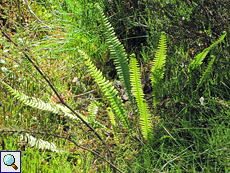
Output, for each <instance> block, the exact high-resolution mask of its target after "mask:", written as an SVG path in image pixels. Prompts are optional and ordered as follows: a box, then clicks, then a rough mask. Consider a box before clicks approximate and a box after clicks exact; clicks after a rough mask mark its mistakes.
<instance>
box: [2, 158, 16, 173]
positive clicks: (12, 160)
mask: <svg viewBox="0 0 230 173" xmlns="http://www.w3.org/2000/svg"><path fill="white" fill-rule="evenodd" d="M3 162H4V164H5V165H7V166H12V167H13V168H14V169H15V170H17V169H18V167H17V166H16V165H15V164H14V163H15V158H14V156H13V155H11V154H7V155H5V156H4V158H3Z"/></svg>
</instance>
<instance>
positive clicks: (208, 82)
mask: <svg viewBox="0 0 230 173" xmlns="http://www.w3.org/2000/svg"><path fill="white" fill-rule="evenodd" d="M178 2H179V1H178ZM17 3H18V2H17ZM17 3H16V2H14V1H12V4H13V5H12V4H8V5H9V6H11V7H12V9H13V10H15V11H14V12H15V14H16V13H18V14H19V15H23V16H24V18H26V19H27V21H26V20H24V19H23V20H22V21H17V20H16V18H13V17H12V20H14V21H15V24H14V25H12V24H9V25H8V26H7V25H6V27H1V32H2V33H1V37H0V40H1V41H0V42H1V50H0V54H1V58H0V68H1V73H0V80H1V83H2V84H1V86H0V89H1V92H0V98H1V101H0V104H1V107H0V108H1V109H0V115H1V117H0V129H1V137H0V138H1V145H0V150H4V151H9V150H11V151H19V150H20V151H22V156H23V157H22V172H28V171H29V172H57V171H58V172H63V171H65V172H112V171H115V170H118V171H120V172H122V171H123V172H229V167H230V165H229V154H230V143H229V140H230V135H229V134H230V133H229V132H230V130H229V129H230V128H229V123H228V122H229V114H230V113H229V103H230V101H229V100H230V99H229V98H230V97H229V91H230V83H229V80H228V79H229V70H228V69H229V53H228V49H227V48H228V47H229V36H228V33H227V32H223V33H221V32H222V31H224V27H222V28H223V30H221V32H218V33H216V34H217V35H215V37H213V36H212V37H211V41H210V42H209V43H208V45H207V46H206V44H205V42H200V43H199V41H201V40H205V39H203V37H200V40H199V39H194V40H190V42H188V43H185V42H184V40H182V41H181V40H177V41H176V44H174V42H175V39H178V38H179V35H178V34H177V32H175V33H174V34H175V35H173V33H172V32H171V30H170V33H169V32H168V31H167V32H166V33H165V38H164V36H162V35H161V34H162V31H165V30H166V28H167V27H169V26H173V25H174V24H175V23H173V21H178V20H180V17H181V16H183V15H185V14H187V15H188V17H187V18H186V19H185V21H184V20H183V19H182V21H178V22H177V23H178V26H180V25H182V24H181V23H184V24H183V25H182V26H186V22H188V23H189V22H191V20H193V17H194V16H195V17H196V15H194V13H195V11H194V9H193V8H192V7H188V6H186V4H184V3H183V5H182V6H183V8H186V10H184V11H182V10H181V9H179V8H178V9H176V10H175V9H174V10H175V12H172V11H171V9H170V8H169V6H170V5H171V7H173V8H177V6H176V2H175V3H174V2H170V3H168V4H167V3H166V4H165V2H163V3H161V2H160V1H159V2H155V3H156V4H158V3H160V4H158V5H159V7H160V9H162V10H164V12H165V15H162V13H161V12H160V10H159V11H155V14H153V10H152V8H154V5H153V4H154V3H150V4H148V7H147V2H145V1H140V2H139V3H140V4H134V3H132V2H130V4H127V3H125V4H124V5H123V6H121V4H122V3H119V2H118V1H117V3H116V1H111V2H107V1H106V3H105V2H104V3H103V1H98V4H99V6H101V8H99V9H98V8H97V7H96V6H95V3H96V2H94V1H90V0H89V1H87V2H86V1H72V0H61V1H60V0H59V1H56V0H53V1H52V2H51V1H50V2H48V1H42V0H39V1H37V2H29V5H30V7H31V9H32V11H33V12H34V13H35V14H36V16H37V17H38V18H39V19H40V20H41V21H43V22H44V23H45V25H44V23H40V22H39V21H38V20H34V16H33V15H31V13H30V12H29V11H28V9H27V6H26V4H23V3H21V4H20V10H19V9H18V7H19V6H18V5H19V4H17ZM145 3H146V4H145ZM197 3H198V2H197ZM220 4H221V3H220ZM138 5H139V6H141V8H140V9H142V8H143V9H145V10H143V11H141V10H138V11H137V12H136V13H135V10H134V9H136V8H137V7H138ZM194 5H196V4H194V3H193V4H192V6H194ZM132 7H133V8H132ZM115 8H118V9H115ZM119 8H120V9H119ZM209 8H211V7H209ZM7 9H8V8H7V6H6V7H5V8H4V10H5V14H4V15H9V14H10V13H9V12H10V11H7ZM218 9H219V7H218ZM18 10H19V11H18ZM98 10H99V11H98ZM106 10H107V11H106ZM122 10H123V11H122ZM179 11H181V13H180V12H179ZM103 12H104V16H103V15H101V14H103ZM156 12H157V13H156ZM220 12H221V11H220ZM111 13H113V14H111ZM123 13H125V14H123ZM133 13H134V14H133ZM172 13H173V14H174V15H177V17H172V15H171V14H172ZM213 14H216V13H214V11H213ZM4 15H3V16H2V18H4ZM122 15H123V16H122ZM192 15H194V16H192ZM201 15H202V13H201ZM226 15H227V14H226ZM102 16H103V17H102ZM120 16H122V17H120ZM191 16H192V17H191ZM127 17H128V18H127ZM156 17H158V18H157V19H156ZM211 17H212V16H211ZM4 19H5V18H4ZM153 19H154V20H153ZM202 19H203V17H202ZM222 19H223V17H222ZM106 20H108V21H106ZM210 20H212V19H210ZM121 21H122V23H123V24H124V23H125V22H127V25H122V27H124V28H123V29H121V28H117V23H120V22H121ZM223 21H224V20H223ZM116 22H117V23H116ZM221 22H222V20H221ZM109 23H111V25H112V26H114V30H115V32H114V31H113V29H111V30H109V29H110V28H112V27H111V26H110V25H109ZM3 24H4V23H3ZM46 25H47V26H49V27H47V26H46ZM213 25H216V23H215V22H213ZM127 26H128V27H127ZM7 27H8V28H7ZM138 27H140V28H139V29H140V30H143V28H146V29H147V33H149V35H148V34H146V38H147V39H146V40H147V42H146V43H145V44H144V45H142V46H140V45H139V47H138V48H137V47H135V45H132V44H131V45H129V43H130V42H129V41H127V40H129V39H133V37H132V36H134V37H136V33H135V31H136V30H137V28H138ZM141 27H142V28H141ZM50 28H51V29H50ZM105 28H106V32H105V30H104V29H105ZM150 28H152V29H150ZM172 28H173V27H172ZM135 29H136V30H135ZM139 29H138V30H139ZM120 30H122V32H124V33H126V34H124V33H119V32H117V31H120ZM199 30H200V31H201V32H202V33H207V34H208V35H213V33H215V32H214V31H213V29H212V27H211V26H210V25H206V24H205V23H204V25H203V28H200V27H199ZM130 32H133V33H130ZM141 32H143V31H141ZM180 32H181V33H180V34H181V35H186V34H187V35H188V36H190V35H189V33H188V32H187V30H186V27H185V28H182V29H181V30H180ZM216 32H217V31H216ZM4 33H5V34H7V35H4ZM113 34H114V35H113ZM117 35H118V37H117ZM124 35H125V38H124V37H123V39H124V40H122V38H121V36H124ZM160 35H161V36H160ZM110 36H111V37H110ZM129 37H130V38H129ZM131 37H132V38H131ZM205 38H206V37H205ZM135 39H137V38H135ZM206 39H207V38H206ZM120 41H121V42H122V43H123V44H124V47H122V46H120V45H122V44H120V43H118V44H117V45H118V46H117V45H116V44H115V42H120ZM159 41H160V42H159ZM164 41H165V42H164ZM187 41H189V40H187ZM162 42H164V43H162ZM178 42H180V44H178ZM194 42H197V43H198V44H202V45H203V47H202V48H203V49H202V50H201V49H199V51H198V52H196V54H194V51H193V53H191V50H190V48H189V45H190V43H191V44H194ZM166 44H167V52H164V51H165V50H166V49H165V48H166ZM108 45H109V46H108ZM114 45H115V46H114ZM112 46H114V47H112ZM124 48H126V49H124ZM137 50H138V51H139V52H138V53H137V52H136V51H137ZM140 50H142V51H140ZM160 50H161V51H162V52H161V51H160ZM125 51H126V52H125ZM117 52H119V53H120V54H119V56H117V57H116V55H117V54H116V53H117ZM133 52H134V53H136V55H137V56H136V58H137V59H135V58H134V57H135V55H134V54H132V55H131V56H129V55H130V54H131V53H133ZM159 53H160V57H164V56H165V57H164V58H163V59H161V58H159ZM25 54H27V55H28V57H29V58H31V61H30V59H29V58H28V57H27V56H25ZM119 58H120V59H119ZM159 59H161V60H159ZM119 60H120V62H118V61H119ZM157 60H159V61H157ZM125 61H127V63H126V62H125ZM31 62H33V63H34V64H35V65H36V66H37V67H38V68H39V69H41V73H39V71H38V70H37V69H36V68H35V65H34V64H32V63H31ZM123 62H124V64H123V65H121V64H122V63H123ZM128 63H129V66H128ZM161 63H162V64H161ZM157 65H159V68H158V66H157ZM154 67H155V72H154ZM129 68H130V69H129ZM156 69H157V70H156ZM129 70H130V71H129ZM129 73H131V74H129ZM42 74H44V76H45V77H46V78H47V80H48V81H49V82H50V83H48V82H46V81H45V78H44V76H43V75H42ZM129 75H130V76H131V78H130V81H128V83H127V80H128V78H129ZM95 79H96V80H95ZM3 82H4V83H3ZM129 82H130V83H129ZM50 86H54V88H55V90H53V89H52V88H51V87H50ZM131 86H132V87H133V88H132V89H131ZM9 91H10V92H9ZM16 91H18V92H19V93H17V92H16ZM55 91H57V93H58V94H59V98H58V96H57V94H56V93H55ZM10 93H11V94H10ZM20 93H21V94H20ZM22 93H23V94H24V95H22ZM13 96H16V97H13ZM133 96H134V97H133ZM17 98H19V100H21V101H22V102H20V101H18V100H17ZM61 103H62V104H61ZM64 103H66V104H68V106H69V107H70V108H71V109H72V110H71V109H69V108H67V107H65V106H66V105H65V104H64ZM115 103H116V104H115ZM41 105H42V106H41ZM39 109H40V110H39ZM73 111H74V112H75V113H76V114H75V113H74V112H73ZM145 111H146V112H145ZM66 115H69V116H67V117H66ZM78 115H79V116H81V117H82V118H83V119H84V120H85V121H86V122H87V123H88V125H89V126H88V125H87V124H86V123H82V121H80V120H79V118H78V117H77V116H78ZM140 122H141V123H140ZM91 128H92V129H93V130H95V132H94V131H93V130H92V129H91ZM3 130H4V131H3ZM96 133H97V134H98V135H96ZM98 136H101V139H100V138H99V137H98ZM23 137H24V138H23ZM32 139H33V140H35V139H37V141H38V140H39V141H40V142H37V143H38V144H37V145H36V144H35V143H33V140H32ZM98 139H100V140H98ZM103 141H104V142H105V143H103ZM44 144H46V145H44ZM106 145H107V146H106ZM51 146H53V147H51ZM108 150H109V151H110V152H108ZM110 154H111V155H110ZM111 163H113V165H115V167H116V168H117V169H115V168H114V167H112V166H109V165H110V164H111Z"/></svg>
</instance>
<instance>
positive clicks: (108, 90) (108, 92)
mask: <svg viewBox="0 0 230 173" xmlns="http://www.w3.org/2000/svg"><path fill="white" fill-rule="evenodd" d="M78 52H79V53H80V55H81V56H82V57H83V59H84V63H85V65H86V66H87V67H88V69H89V73H90V74H91V75H92V76H93V77H94V78H95V82H96V83H97V84H98V87H99V89H100V90H101V92H102V93H103V94H104V96H105V99H106V100H107V101H109V102H110V104H111V106H112V108H113V110H114V112H115V114H116V115H117V116H118V117H119V118H120V119H121V120H122V122H123V123H124V125H125V127H126V128H127V129H128V131H129V133H130V134H131V133H132V131H131V128H130V124H129V121H128V118H127V113H126V111H125V110H124V107H123V105H122V104H121V103H122V100H121V98H118V97H117V96H116V95H117V94H118V92H117V91H116V90H115V89H114V86H112V84H111V83H110V82H109V81H107V80H106V79H105V78H104V77H103V75H102V73H101V72H100V70H97V68H96V67H95V66H94V65H93V63H92V62H91V60H90V58H89V57H88V56H87V55H86V54H85V53H84V52H83V51H81V50H78Z"/></svg>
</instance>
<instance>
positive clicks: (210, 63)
mask: <svg viewBox="0 0 230 173" xmlns="http://www.w3.org/2000/svg"><path fill="white" fill-rule="evenodd" d="M211 57H213V58H212V60H211V61H210V62H209V64H208V67H207V69H206V70H205V72H204V73H203V75H202V78H201V79H200V82H199V84H198V85H197V88H196V91H197V90H198V89H199V88H200V86H201V85H202V84H203V82H204V80H205V79H206V78H207V76H208V74H209V73H210V72H211V71H212V65H213V63H214V60H215V58H216V57H215V56H213V55H212V56H211Z"/></svg>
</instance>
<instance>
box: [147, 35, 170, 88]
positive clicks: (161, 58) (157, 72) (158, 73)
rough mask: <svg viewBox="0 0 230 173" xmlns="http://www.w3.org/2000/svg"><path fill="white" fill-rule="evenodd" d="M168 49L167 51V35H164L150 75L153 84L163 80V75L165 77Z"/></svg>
mask: <svg viewBox="0 0 230 173" xmlns="http://www.w3.org/2000/svg"><path fill="white" fill-rule="evenodd" d="M166 49H167V45H166V37H165V34H164V33H162V34H161V37H160V41H159V46H158V50H157V52H156V56H155V59H154V61H153V64H152V65H153V66H152V69H151V72H152V73H151V75H150V78H151V80H152V83H153V84H154V83H155V82H157V81H158V80H159V79H163V75H164V70H163V67H164V65H165V61H166Z"/></svg>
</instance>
